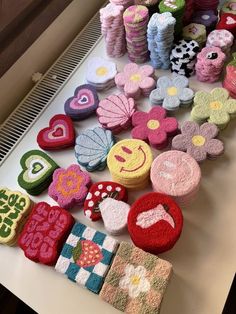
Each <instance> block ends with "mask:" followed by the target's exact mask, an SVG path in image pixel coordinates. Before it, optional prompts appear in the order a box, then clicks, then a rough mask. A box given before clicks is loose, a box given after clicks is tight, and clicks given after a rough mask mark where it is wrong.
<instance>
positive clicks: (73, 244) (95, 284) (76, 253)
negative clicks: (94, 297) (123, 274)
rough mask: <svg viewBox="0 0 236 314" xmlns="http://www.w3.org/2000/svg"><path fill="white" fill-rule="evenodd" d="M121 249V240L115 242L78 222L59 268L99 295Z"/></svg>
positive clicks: (57, 264) (73, 279) (61, 255)
mask: <svg viewBox="0 0 236 314" xmlns="http://www.w3.org/2000/svg"><path fill="white" fill-rule="evenodd" d="M117 247H118V241H116V240H115V239H113V238H111V237H109V236H107V235H106V234H104V233H102V232H99V231H97V230H95V229H93V228H90V227H87V226H85V225H83V224H81V223H76V224H75V225H74V227H73V229H72V230H71V233H70V235H69V237H68V239H67V241H66V243H65V244H64V247H63V249H62V252H61V254H60V257H59V259H58V261H57V263H56V266H55V269H56V270H57V271H58V272H60V273H62V274H65V275H66V276H67V277H68V278H69V279H70V280H72V281H74V282H77V283H78V284H79V285H81V286H83V287H85V288H87V289H88V290H91V291H93V292H94V293H97V294H98V293H99V291H100V290H101V287H102V284H103V281H104V278H105V276H106V274H107V271H108V269H109V267H110V265H111V262H112V259H113V255H114V254H115V252H116V250H117Z"/></svg>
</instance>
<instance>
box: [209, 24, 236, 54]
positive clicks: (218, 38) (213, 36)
mask: <svg viewBox="0 0 236 314" xmlns="http://www.w3.org/2000/svg"><path fill="white" fill-rule="evenodd" d="M233 43H234V36H233V35H232V34H231V33H230V32H229V31H227V30H225V29H216V30H214V31H212V32H210V34H209V35H208V37H207V42H206V46H207V47H212V46H213V47H219V48H220V49H221V50H222V51H223V52H224V53H226V54H229V53H230V50H231V47H232V45H233Z"/></svg>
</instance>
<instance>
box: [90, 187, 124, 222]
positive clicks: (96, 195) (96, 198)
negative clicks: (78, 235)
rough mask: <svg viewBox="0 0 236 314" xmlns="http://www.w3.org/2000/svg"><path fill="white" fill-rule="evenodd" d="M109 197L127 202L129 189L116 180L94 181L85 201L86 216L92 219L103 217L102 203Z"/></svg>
mask: <svg viewBox="0 0 236 314" xmlns="http://www.w3.org/2000/svg"><path fill="white" fill-rule="evenodd" d="M108 197H109V198H113V199H116V200H118V201H124V202H126V201H127V198H128V196H127V190H126V188H125V187H124V186H123V185H121V184H119V183H116V182H111V181H100V182H97V183H94V184H93V185H92V186H91V187H90V189H89V193H88V194H87V197H86V200H85V202H84V214H85V216H86V217H87V218H88V219H90V220H92V221H97V220H99V219H101V212H100V204H101V203H102V202H103V201H104V200H105V199H106V198H108Z"/></svg>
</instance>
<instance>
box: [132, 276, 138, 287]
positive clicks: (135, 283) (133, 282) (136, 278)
mask: <svg viewBox="0 0 236 314" xmlns="http://www.w3.org/2000/svg"><path fill="white" fill-rule="evenodd" d="M131 283H132V285H135V286H137V285H138V284H139V283H140V277H139V276H132V277H131Z"/></svg>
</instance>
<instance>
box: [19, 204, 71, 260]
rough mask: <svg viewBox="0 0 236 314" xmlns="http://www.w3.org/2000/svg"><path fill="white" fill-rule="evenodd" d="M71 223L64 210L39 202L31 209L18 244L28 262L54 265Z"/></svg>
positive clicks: (68, 214)
mask: <svg viewBox="0 0 236 314" xmlns="http://www.w3.org/2000/svg"><path fill="white" fill-rule="evenodd" d="M73 223H74V218H73V217H72V216H71V214H70V213H68V212H67V211H66V210H65V209H63V208H60V207H58V206H50V205H49V204H47V203H45V202H40V203H38V204H37V205H35V207H34V208H33V210H32V212H31V214H30V216H29V219H28V220H27V222H26V224H25V226H24V228H23V230H22V232H21V234H20V237H19V240H18V244H19V246H20V247H21V249H22V250H23V251H24V253H25V256H26V257H27V258H29V259H30V260H32V261H34V262H37V263H41V264H45V265H54V264H55V263H56V260H57V258H58V256H59V254H60V250H61V248H62V245H63V243H64V241H65V239H66V237H67V236H68V234H69V232H70V230H71V228H72V225H73Z"/></svg>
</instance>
